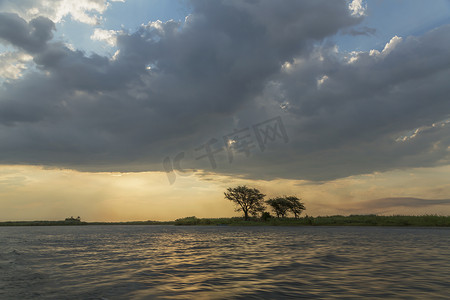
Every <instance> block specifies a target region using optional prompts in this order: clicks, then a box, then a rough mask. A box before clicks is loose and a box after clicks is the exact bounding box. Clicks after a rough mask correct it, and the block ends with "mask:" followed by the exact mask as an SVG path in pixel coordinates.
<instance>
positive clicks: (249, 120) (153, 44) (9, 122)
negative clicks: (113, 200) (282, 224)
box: [0, 0, 450, 180]
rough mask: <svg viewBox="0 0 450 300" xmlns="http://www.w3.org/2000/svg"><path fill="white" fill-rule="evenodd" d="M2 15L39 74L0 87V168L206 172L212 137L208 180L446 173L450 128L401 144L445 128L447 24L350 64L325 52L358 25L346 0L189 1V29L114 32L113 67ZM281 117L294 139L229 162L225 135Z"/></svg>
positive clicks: (449, 61) (357, 56)
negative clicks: (171, 167) (177, 167)
mask: <svg viewBox="0 0 450 300" xmlns="http://www.w3.org/2000/svg"><path fill="white" fill-rule="evenodd" d="M354 2H355V1H354ZM353 11H354V10H353ZM2 16H3V17H4V20H3V21H1V19H0V28H2V29H1V30H0V37H1V38H2V39H3V40H4V41H6V42H7V43H9V44H11V45H13V46H15V47H17V48H20V49H23V51H26V52H28V53H29V54H30V55H32V56H33V61H34V63H35V64H36V66H37V70H36V71H34V72H27V74H26V75H24V76H23V77H21V78H18V79H17V80H14V81H12V82H10V83H9V84H8V85H4V86H3V87H2V90H1V100H0V138H1V139H2V141H4V142H3V143H2V144H1V145H0V152H1V154H2V155H1V157H0V161H1V162H2V163H8V164H11V163H22V164H44V165H51V166H63V167H69V168H75V169H79V170H91V171H100V170H116V171H130V170H134V171H138V170H142V171H149V170H162V160H163V158H164V157H166V156H170V157H172V158H173V156H175V155H176V154H177V153H179V152H181V151H185V150H186V157H185V159H184V160H183V166H184V167H189V168H193V169H205V170H209V171H211V165H210V164H209V162H208V159H198V157H199V156H200V155H199V154H198V153H197V152H198V151H197V152H196V150H195V149H197V148H201V145H205V143H207V142H208V141H214V139H216V143H215V144H214V145H213V146H214V147H216V148H214V150H217V151H221V153H220V154H219V155H218V156H220V157H221V159H222V160H220V161H218V167H217V168H216V169H214V171H215V172H222V173H227V174H237V175H239V176H247V177H249V178H267V179H270V178H281V177H284V178H296V179H312V180H327V179H332V178H339V177H344V176H348V175H353V174H361V173H370V172H373V171H382V170H389V169H392V168H403V167H411V166H433V165H436V164H442V163H445V162H448V161H449V151H448V146H449V145H450V140H449V136H450V134H449V132H448V130H449V126H443V127H442V126H441V127H436V128H435V130H428V131H424V133H423V134H421V135H418V137H417V138H414V139H411V140H410V141H407V142H401V141H397V140H396V139H398V137H400V136H402V135H405V132H408V131H410V130H414V129H416V128H420V127H422V126H428V125H429V124H433V123H436V122H440V121H442V120H445V119H447V118H448V111H449V108H450V107H449V101H448V98H447V95H448V94H449V92H450V90H449V87H448V84H447V83H448V82H447V81H448V80H447V78H448V77H449V75H450V58H449V56H448V49H449V48H450V47H449V46H450V34H449V32H450V30H449V28H448V26H443V27H441V28H438V29H436V30H433V31H431V32H428V33H426V34H424V35H423V36H418V37H405V38H403V39H400V38H395V39H393V40H391V41H390V42H389V43H388V44H387V45H386V47H385V49H384V50H379V54H377V55H370V53H368V52H359V53H354V55H353V57H354V59H353V61H352V63H351V64H349V63H348V61H347V60H346V59H344V56H345V54H341V53H339V51H337V48H336V46H335V45H333V44H330V43H329V42H325V41H326V40H327V39H328V38H329V37H331V36H333V35H334V34H336V33H337V32H339V31H341V30H343V29H345V28H351V27H352V26H357V25H358V24H359V22H360V21H361V18H360V17H355V14H354V13H352V10H349V8H348V3H347V2H346V1H333V2H329V1H317V0H313V1H282V2H280V1H277V2H275V1H271V0H261V1H237V0H236V1H229V0H228V1H206V0H195V1H192V14H191V15H189V16H188V18H187V19H186V21H185V22H184V23H182V22H175V21H168V22H160V21H158V22H149V23H148V24H145V25H142V26H141V27H140V28H138V30H136V31H135V32H130V33H128V32H118V33H115V34H114V35H115V41H116V47H117V49H118V51H117V52H116V54H115V55H114V59H111V58H109V57H104V56H100V55H97V54H92V55H87V54H86V53H84V52H82V51H79V50H76V49H70V48H68V47H67V46H65V45H64V44H62V43H59V42H55V41H52V40H50V38H51V33H52V30H53V29H52V26H51V24H52V23H50V22H51V21H50V20H49V19H45V18H42V17H41V19H33V20H40V21H39V22H37V21H33V20H30V21H28V22H27V21H26V20H25V19H22V18H20V17H19V16H17V15H12V14H8V15H4V14H3V15H2ZM311 16H314V17H311ZM44 20H45V22H44ZM1 22H3V23H1ZM33 22H37V23H33ZM2 24H4V25H3V27H1V26H2ZM10 24H12V25H14V26H15V27H14V28H16V29H17V32H19V33H20V34H18V35H17V34H16V35H13V34H12V33H11V32H10V31H9V30H8V28H12V27H10ZM36 24H37V25H36ZM38 25H39V26H40V27H39V26H38ZM36 26H38V27H39V28H41V29H40V31H39V32H40V33H39V34H37V32H36V30H33V28H37V27H36ZM110 33H111V32H109V31H108V32H103V31H98V35H97V37H98V38H99V39H100V38H104V39H108V38H109V36H108V35H109V34H110ZM112 35H113V34H112V33H111V37H112ZM276 116H280V117H281V119H282V122H283V125H284V127H285V129H286V134H287V135H288V139H281V140H278V142H273V143H271V144H270V145H268V146H267V147H266V149H265V150H264V151H261V150H258V148H257V146H258V144H257V142H256V141H255V140H253V146H254V148H253V150H252V154H251V155H249V156H246V155H245V153H236V158H235V160H234V163H232V164H231V163H229V157H227V153H226V150H225V148H224V147H225V146H224V145H223V144H222V146H221V143H220V141H221V140H222V138H223V136H224V135H225V134H229V133H232V132H233V130H234V129H244V128H247V127H248V128H249V129H251V128H252V125H255V124H258V123H260V122H262V121H265V120H268V119H270V118H273V117H276ZM287 141H288V142H287ZM203 150H204V149H203Z"/></svg>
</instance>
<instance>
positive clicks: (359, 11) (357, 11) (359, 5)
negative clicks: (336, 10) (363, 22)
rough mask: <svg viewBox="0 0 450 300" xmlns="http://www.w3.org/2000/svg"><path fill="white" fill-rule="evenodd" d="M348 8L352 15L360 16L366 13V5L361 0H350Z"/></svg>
mask: <svg viewBox="0 0 450 300" xmlns="http://www.w3.org/2000/svg"><path fill="white" fill-rule="evenodd" d="M348 8H349V9H350V10H351V12H352V16H357V17H361V16H364V15H365V13H366V9H367V6H366V5H365V4H364V3H363V0H352V1H351V2H350V3H349V5H348Z"/></svg>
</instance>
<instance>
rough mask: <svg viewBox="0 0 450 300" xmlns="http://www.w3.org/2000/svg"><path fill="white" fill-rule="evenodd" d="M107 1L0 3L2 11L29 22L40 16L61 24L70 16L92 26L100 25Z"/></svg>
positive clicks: (35, 0) (40, 0) (9, 0)
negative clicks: (14, 14) (16, 15)
mask: <svg viewBox="0 0 450 300" xmlns="http://www.w3.org/2000/svg"><path fill="white" fill-rule="evenodd" d="M109 2H123V1H120V0H119V1H117V0H112V1H107V0H78V1H73V0H52V1H51V2H49V1H46V0H21V1H14V0H4V1H1V2H0V10H1V11H3V12H10V13H16V14H18V15H19V16H20V17H21V18H23V19H25V20H27V21H29V20H32V19H34V18H36V17H38V16H42V17H46V18H49V19H50V20H52V21H53V22H54V23H58V22H60V21H61V20H62V19H63V18H64V17H66V16H70V17H71V18H72V19H73V20H75V21H79V22H82V23H87V24H91V25H95V24H98V23H99V22H100V20H101V14H102V13H103V12H104V11H105V10H106V9H107V8H108V5H109Z"/></svg>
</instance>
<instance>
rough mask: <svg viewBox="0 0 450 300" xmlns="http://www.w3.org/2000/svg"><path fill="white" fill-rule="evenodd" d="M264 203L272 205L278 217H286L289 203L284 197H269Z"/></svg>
mask: <svg viewBox="0 0 450 300" xmlns="http://www.w3.org/2000/svg"><path fill="white" fill-rule="evenodd" d="M266 203H267V204H269V205H270V206H271V207H272V209H273V211H274V212H275V214H276V215H277V218H279V217H280V216H281V217H283V218H284V217H286V213H287V211H288V209H289V207H290V203H289V201H287V200H286V199H285V198H283V197H275V198H271V199H269V200H267V201H266Z"/></svg>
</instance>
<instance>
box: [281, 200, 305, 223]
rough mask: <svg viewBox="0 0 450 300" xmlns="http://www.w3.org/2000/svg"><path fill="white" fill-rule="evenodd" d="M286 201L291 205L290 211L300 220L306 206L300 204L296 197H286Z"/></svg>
mask: <svg viewBox="0 0 450 300" xmlns="http://www.w3.org/2000/svg"><path fill="white" fill-rule="evenodd" d="M284 199H286V201H287V202H288V203H289V210H290V211H291V212H292V213H293V214H294V216H295V218H298V217H299V216H300V214H301V213H302V211H304V210H305V205H304V204H303V203H301V202H300V199H299V198H297V197H296V196H284Z"/></svg>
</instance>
